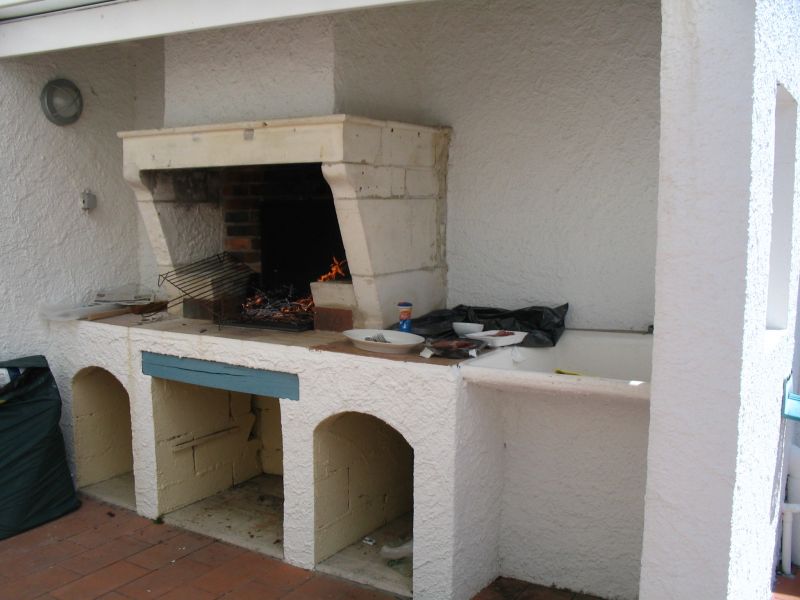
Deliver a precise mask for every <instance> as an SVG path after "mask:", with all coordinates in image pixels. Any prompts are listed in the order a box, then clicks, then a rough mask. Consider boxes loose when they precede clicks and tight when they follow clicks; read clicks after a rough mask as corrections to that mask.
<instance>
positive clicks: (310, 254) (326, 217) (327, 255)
mask: <svg viewBox="0 0 800 600" xmlns="http://www.w3.org/2000/svg"><path fill="white" fill-rule="evenodd" d="M220 192H221V200H222V208H223V215H224V220H225V221H224V233H223V235H224V248H225V250H226V251H228V252H230V253H231V254H233V255H234V256H236V257H237V258H239V259H240V260H242V261H243V262H244V263H246V264H247V265H248V266H250V267H251V268H252V269H253V270H255V271H257V272H259V273H262V277H263V278H264V281H263V284H264V285H266V286H269V285H278V284H284V283H297V284H301V283H304V284H305V285H307V284H308V282H310V281H314V280H316V278H317V277H319V276H320V275H322V274H323V273H325V272H326V271H327V269H328V267H329V265H330V262H331V257H332V256H333V255H336V256H337V257H339V258H343V257H344V246H343V244H342V238H341V234H340V232H339V226H338V221H337V220H336V212H335V209H334V206H333V195H332V193H331V190H330V187H329V186H328V184H327V182H326V181H325V179H324V177H323V176H322V170H321V166H320V165H319V164H301V165H264V166H253V167H250V166H248V167H231V168H225V169H222V173H221V191H220Z"/></svg>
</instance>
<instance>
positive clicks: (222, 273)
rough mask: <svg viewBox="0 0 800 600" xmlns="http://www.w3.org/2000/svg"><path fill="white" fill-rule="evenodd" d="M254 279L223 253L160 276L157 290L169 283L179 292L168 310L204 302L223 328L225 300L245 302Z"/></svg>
mask: <svg viewBox="0 0 800 600" xmlns="http://www.w3.org/2000/svg"><path fill="white" fill-rule="evenodd" d="M254 276H255V271H253V270H252V269H251V268H250V267H248V266H247V265H245V264H244V263H242V262H240V261H239V260H238V259H236V258H234V257H233V256H231V255H230V254H228V253H227V252H223V253H222V254H215V255H214V256H209V257H208V258H204V259H202V260H198V261H196V262H193V263H191V264H188V265H184V266H182V267H178V268H177V269H174V270H172V271H170V272H168V273H164V274H163V275H159V277H158V286H159V287H161V286H163V285H164V284H165V283H168V284H170V285H171V286H172V287H174V288H175V289H176V290H177V291H178V292H179V295H178V296H176V297H175V298H172V299H171V300H170V301H169V303H168V305H167V306H168V307H169V308H171V307H173V306H177V305H178V304H181V303H183V301H184V300H186V299H192V300H196V301H200V302H204V303H207V304H208V306H209V307H210V309H211V311H212V313H213V314H214V316H215V317H216V319H215V320H216V321H217V322H218V323H220V324H221V323H222V322H223V320H224V314H223V312H224V307H225V305H226V302H225V300H226V299H228V300H230V299H235V300H240V299H241V298H243V297H244V296H245V295H246V294H247V290H248V287H249V286H250V284H251V283H252V280H253V277H254Z"/></svg>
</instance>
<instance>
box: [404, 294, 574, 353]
mask: <svg viewBox="0 0 800 600" xmlns="http://www.w3.org/2000/svg"><path fill="white" fill-rule="evenodd" d="M567 310H569V304H562V305H561V306H556V307H555V308H549V307H546V306H528V307H526V308H519V309H517V310H506V309H504V308H489V307H485V306H465V305H463V304H461V305H459V306H456V307H455V308H452V309H451V308H444V309H441V310H434V311H431V312H429V313H428V314H426V315H423V316H421V317H418V318H416V319H412V320H411V332H412V333H416V334H417V335H421V336H424V337H430V338H436V339H438V338H446V337H452V336H453V335H455V333H454V332H453V327H452V323H453V322H459V321H464V322H467V323H483V325H484V329H485V330H486V331H489V330H492V329H508V330H511V331H527V332H528V335H526V336H525V339H524V340H522V343H521V344H520V345H521V346H527V347H529V348H541V347H545V346H555V345H556V343H557V342H558V339H559V338H560V337H561V334H562V333H564V319H565V317H566V316H567ZM397 327H398V324H397V323H395V324H394V325H392V329H397Z"/></svg>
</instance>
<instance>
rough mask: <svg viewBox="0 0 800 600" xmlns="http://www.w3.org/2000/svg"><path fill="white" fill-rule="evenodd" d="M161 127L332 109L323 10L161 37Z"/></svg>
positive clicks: (330, 41)
mask: <svg viewBox="0 0 800 600" xmlns="http://www.w3.org/2000/svg"><path fill="white" fill-rule="evenodd" d="M164 60H165V61H164V72H165V109H164V121H165V125H166V126H168V127H177V126H181V125H202V124H207V123H226V122H233V121H250V120H252V121H256V120H259V119H266V118H276V117H305V116H317V115H326V114H331V113H332V112H333V105H334V101H333V35H332V32H331V24H330V18H329V17H309V18H301V19H292V20H287V21H280V22H274V23H263V24H257V25H246V26H241V27H236V28H233V29H220V30H211V31H203V32H198V33H189V34H184V35H177V36H171V37H167V38H165V59H164Z"/></svg>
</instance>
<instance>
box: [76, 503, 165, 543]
mask: <svg viewBox="0 0 800 600" xmlns="http://www.w3.org/2000/svg"><path fill="white" fill-rule="evenodd" d="M114 515H115V516H113V517H108V519H107V520H106V521H104V522H102V524H101V525H97V526H95V527H93V528H92V529H89V530H87V531H83V532H82V533H78V534H77V535H73V536H72V537H71V538H69V540H70V541H71V542H74V543H76V544H80V545H81V546H84V547H86V548H96V547H97V546H102V545H103V544H105V543H107V542H108V541H109V540H112V539H114V538H118V537H120V536H123V535H127V534H129V533H133V532H134V531H137V530H139V529H142V528H144V527H147V526H148V525H150V524H151V523H152V521H150V520H149V519H145V518H144V517H140V516H138V515H136V514H134V513H131V512H129V511H121V510H120V511H118V512H115V513H114Z"/></svg>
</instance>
